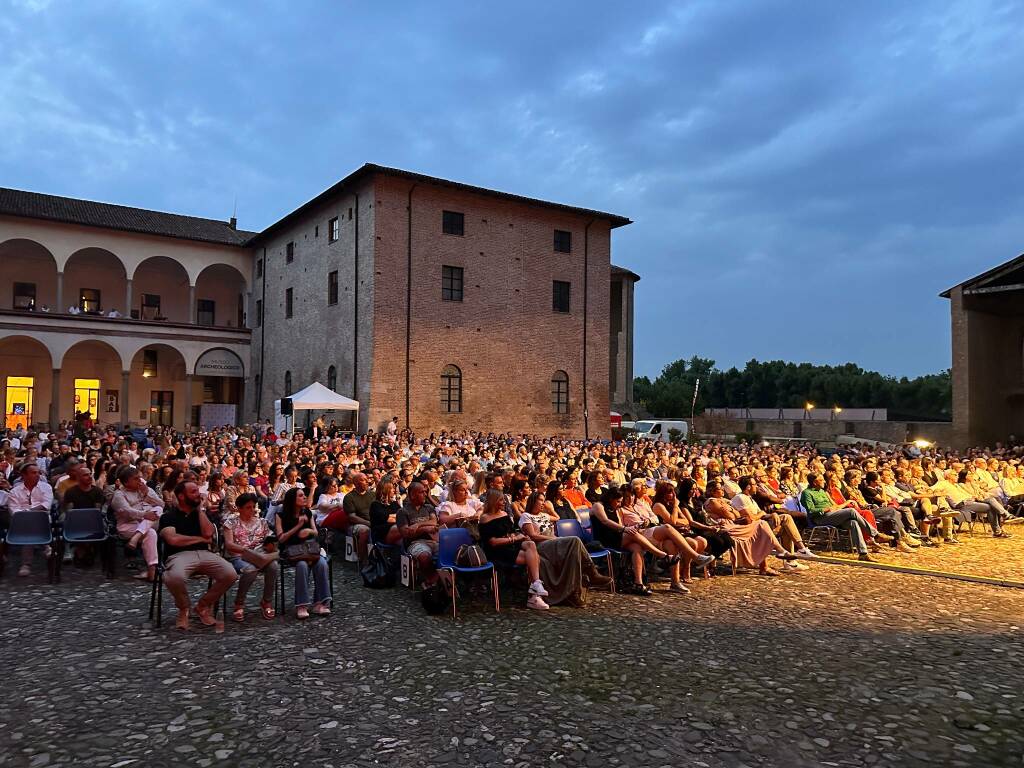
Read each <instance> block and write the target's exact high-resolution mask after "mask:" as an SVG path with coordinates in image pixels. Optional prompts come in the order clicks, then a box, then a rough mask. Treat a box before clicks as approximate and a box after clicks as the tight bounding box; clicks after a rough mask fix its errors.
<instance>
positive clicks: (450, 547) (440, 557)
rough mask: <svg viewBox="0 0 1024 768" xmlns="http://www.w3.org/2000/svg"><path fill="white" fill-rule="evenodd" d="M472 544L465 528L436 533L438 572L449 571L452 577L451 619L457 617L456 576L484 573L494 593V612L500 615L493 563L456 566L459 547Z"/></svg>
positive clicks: (496, 574) (445, 529) (443, 529)
mask: <svg viewBox="0 0 1024 768" xmlns="http://www.w3.org/2000/svg"><path fill="white" fill-rule="evenodd" d="M472 543H473V537H472V536H470V535H469V531H467V530H466V529H465V528H442V529H441V530H440V531H439V532H438V542H437V561H438V570H440V571H449V572H450V573H451V576H452V580H451V583H452V619H455V618H456V616H457V609H456V606H455V602H456V590H455V577H456V576H457V575H458V574H466V575H468V574H474V573H486V572H488V571H490V574H491V590H492V591H493V592H494V610H495V612H496V613H501V601H500V599H499V597H498V573H497V571H495V570H494V563H484V564H483V565H477V566H473V567H469V566H464V565H458V564H457V563H456V562H455V557H456V555H457V554H458V552H459V547H461V546H463V545H468V544H472Z"/></svg>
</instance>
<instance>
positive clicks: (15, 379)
mask: <svg viewBox="0 0 1024 768" xmlns="http://www.w3.org/2000/svg"><path fill="white" fill-rule="evenodd" d="M34 384H35V379H33V378H32V377H31V376H8V377H7V402H6V405H5V406H4V427H5V428H6V429H17V428H18V427H22V428H24V429H28V426H29V424H31V423H32V389H33V386H34Z"/></svg>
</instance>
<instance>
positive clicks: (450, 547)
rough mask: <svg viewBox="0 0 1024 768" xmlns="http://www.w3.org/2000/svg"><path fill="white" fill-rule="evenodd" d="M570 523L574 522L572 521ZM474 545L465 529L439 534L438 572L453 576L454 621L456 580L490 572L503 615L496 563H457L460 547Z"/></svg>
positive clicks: (496, 610) (497, 611)
mask: <svg viewBox="0 0 1024 768" xmlns="http://www.w3.org/2000/svg"><path fill="white" fill-rule="evenodd" d="M568 522H572V521H571V520H570V521H568ZM472 543H473V537H472V536H470V535H469V531H467V530H466V529H465V528H442V529H441V530H440V531H439V532H438V543H437V561H438V570H440V571H448V572H450V573H451V576H452V579H451V585H452V620H454V619H455V618H456V616H457V609H456V602H457V599H456V595H457V590H456V589H455V579H456V577H457V576H458V575H459V574H462V575H464V576H468V575H471V574H476V573H486V572H488V571H489V572H490V574H491V590H492V591H493V592H494V610H495V612H496V613H501V601H500V598H499V596H498V572H497V571H496V570H494V563H484V564H483V565H477V566H472V567H470V566H464V565H458V564H457V563H456V562H455V556H456V555H457V554H458V552H459V547H461V546H463V545H468V544H472Z"/></svg>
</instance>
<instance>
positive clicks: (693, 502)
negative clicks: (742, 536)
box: [672, 478, 733, 571]
mask: <svg viewBox="0 0 1024 768" xmlns="http://www.w3.org/2000/svg"><path fill="white" fill-rule="evenodd" d="M706 487H707V486H706V485H705V488H706ZM674 495H675V501H676V505H675V513H674V522H673V523H672V524H673V525H674V526H675V527H676V528H678V529H679V530H680V532H681V533H682V534H683V535H684V536H685V535H686V534H687V532H692V535H697V536H700V537H701V538H702V539H704V541H706V542H707V543H708V545H707V549H706V550H704V551H705V552H706V553H707V554H710V555H712V556H713V557H715V558H719V557H721V556H722V555H724V554H725V553H726V552H728V551H729V550H730V549H732V546H733V541H732V536H730V535H729V534H728V533H727V532H726V531H724V530H722V528H721V527H720V526H715V525H711V524H710V521H709V520H708V517H707V514H705V512H704V509H703V500H702V496H701V490H700V489H699V488H698V487H697V485H696V484H695V483H694V481H693V479H692V478H684V479H682V480H680V481H679V485H678V486H676V489H675V494H674ZM698 500H700V504H699V505H698ZM709 571H710V569H709Z"/></svg>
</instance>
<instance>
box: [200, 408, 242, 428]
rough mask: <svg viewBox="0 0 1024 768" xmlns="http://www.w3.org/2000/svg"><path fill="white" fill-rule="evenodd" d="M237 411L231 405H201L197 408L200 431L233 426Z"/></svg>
mask: <svg viewBox="0 0 1024 768" xmlns="http://www.w3.org/2000/svg"><path fill="white" fill-rule="evenodd" d="M237 409H238V406H237V405H234V404H233V403H203V404H202V405H201V406H199V426H200V428H201V429H214V428H215V427H223V426H234V425H235V413H236V411H237Z"/></svg>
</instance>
